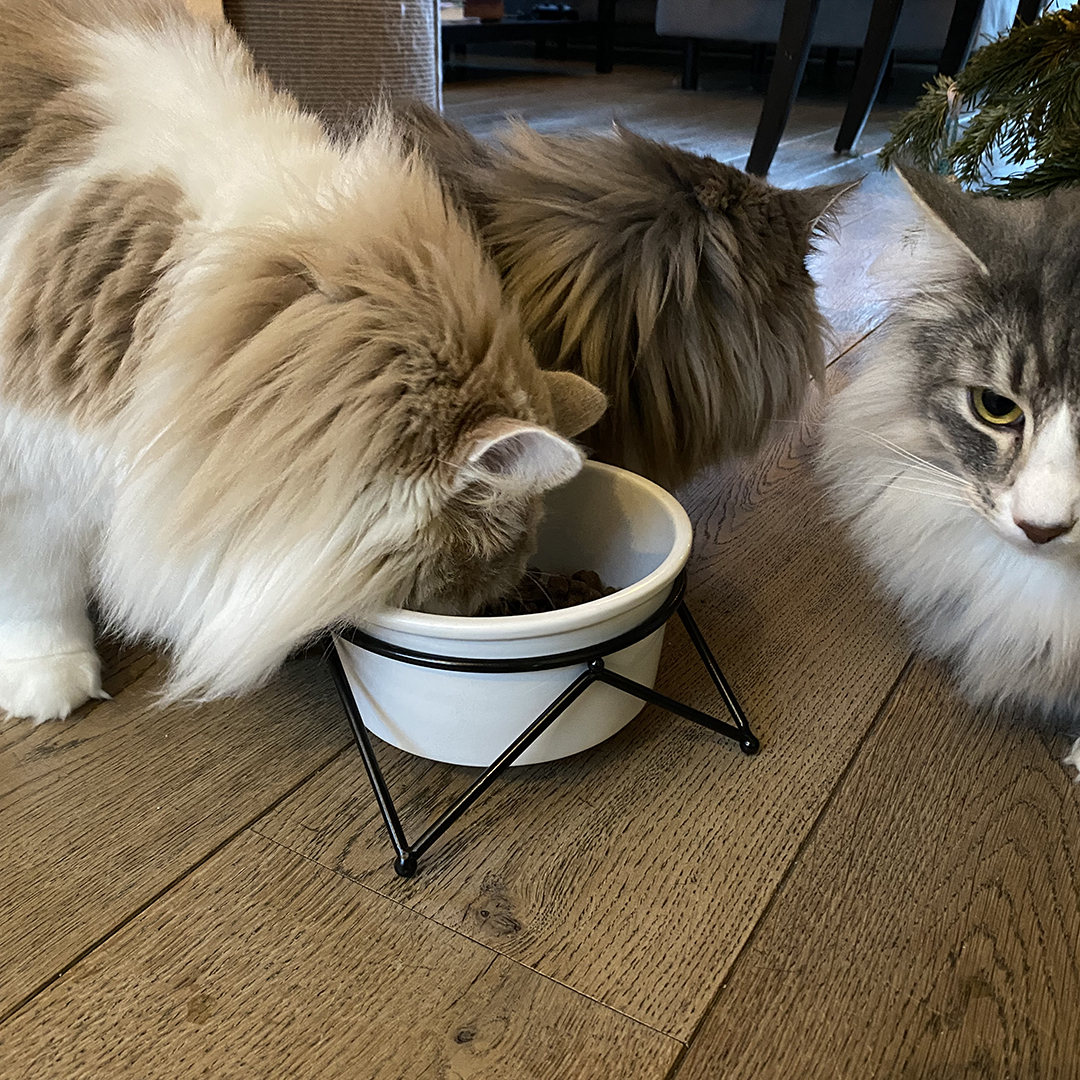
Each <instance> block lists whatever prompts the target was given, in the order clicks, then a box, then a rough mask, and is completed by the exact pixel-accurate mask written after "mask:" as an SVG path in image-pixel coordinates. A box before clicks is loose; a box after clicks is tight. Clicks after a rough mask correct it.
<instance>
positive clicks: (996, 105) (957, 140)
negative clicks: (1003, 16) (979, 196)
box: [879, 4, 1080, 197]
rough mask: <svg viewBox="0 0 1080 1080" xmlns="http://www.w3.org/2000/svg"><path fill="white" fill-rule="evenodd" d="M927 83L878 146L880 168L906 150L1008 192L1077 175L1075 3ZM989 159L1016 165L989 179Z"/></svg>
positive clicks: (907, 155) (914, 159)
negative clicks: (1002, 175) (960, 68)
mask: <svg viewBox="0 0 1080 1080" xmlns="http://www.w3.org/2000/svg"><path fill="white" fill-rule="evenodd" d="M924 91H925V92H924V94H923V95H922V97H920V98H919V100H918V101H917V102H916V103H915V107H914V108H913V109H912V110H911V111H910V112H908V113H906V114H905V115H904V116H902V117H901V118H900V120H899V122H898V123H897V124H896V126H895V128H894V129H893V132H892V137H891V138H890V139H889V141H888V142H887V143H886V144H885V146H884V147H883V148H882V150H881V154H880V156H879V162H880V165H881V168H882V169H888V168H889V166H890V165H892V163H893V162H894V161H896V160H900V159H903V160H906V161H910V162H911V163H912V164H915V165H919V166H921V167H922V168H924V169H930V170H932V171H934V172H941V173H946V174H950V175H954V176H956V178H957V179H958V180H959V181H960V182H961V183H963V184H965V185H967V186H970V187H982V188H984V189H985V190H987V191H989V192H991V193H993V194H996V195H1003V196H1007V197H1016V196H1026V195H1031V194H1037V193H1043V192H1046V191H1049V190H1052V189H1053V188H1055V187H1061V186H1068V185H1071V184H1075V183H1078V182H1080V155H1078V153H1077V149H1078V146H1080V4H1076V5H1074V6H1073V7H1071V8H1069V9H1068V10H1066V11H1058V12H1054V13H1052V14H1049V15H1044V16H1042V17H1041V18H1039V19H1037V20H1035V22H1033V23H1031V24H1030V25H1029V26H1019V27H1016V28H1014V29H1013V30H1012V31H1011V32H1010V33H1008V34H1005V35H1003V36H1002V37H1000V38H998V40H997V41H994V42H991V43H990V44H989V45H986V46H985V47H983V48H982V49H979V50H977V51H976V52H974V53H973V54H972V56H971V59H970V60H969V61H968V63H967V66H966V67H965V68H964V70H963V71H961V72H960V73H959V74H958V75H957V76H956V78H955V79H950V78H948V77H946V76H941V75H939V76H938V77H937V78H936V79H935V80H934V81H933V82H932V83H927V84H926V86H925V87H924ZM961 110H963V111H964V112H965V113H971V114H972V115H971V117H970V120H969V121H968V122H967V124H966V125H963V124H961V123H960V120H959V117H960V114H961ZM991 161H996V162H997V164H998V165H999V166H1000V165H1005V166H1006V167H1007V166H1008V165H1014V166H1017V170H1016V172H1015V173H1014V174H1012V175H1010V176H1008V177H1007V178H1005V179H1003V180H999V181H994V182H989V183H987V182H986V181H985V179H984V170H985V168H986V166H987V165H988V164H989V163H990V162H991ZM1021 166H1022V168H1021Z"/></svg>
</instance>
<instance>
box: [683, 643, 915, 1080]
mask: <svg viewBox="0 0 1080 1080" xmlns="http://www.w3.org/2000/svg"><path fill="white" fill-rule="evenodd" d="M914 666H915V653H914V652H912V653H910V654H909V655H908V658H907V659H906V660H905V661H904V663H903V666H902V667H901V668H900V671H899V673H898V674H897V676H896V678H895V679H894V680H893V683H892V685H891V686H890V687H889V689H888V690H887V691H886V692H885V696H884V697H883V698H882V700H881V704H880V705H879V706H878V707H877V709H876V710H875V712H874V716H873V719H872V720H871V721H870V723H869V724H867V726H866V730H865V731H864V732H863V733H862V735H861V736H860V737H859V741H858V742H857V743H856V744H855V747H854V749H853V750H852V752H851V756H850V757H849V758H848V760H847V763H846V764H845V766H844V768H843V769H842V770H841V772H840V775H839V776H838V777H837V778H836V782H835V783H834V784H833V786H832V790H831V791H830V792H829V794H828V795H827V796H826V798H825V801H824V803H822V806H821V809H820V810H819V811H818V814H817V817H815V818H814V821H813V822H812V823H811V825H810V828H809V829H807V830H806V835H805V836H804V837H803V838H802V840H801V841H800V842H799V846H798V848H797V849H796V851H795V854H794V855H793V856H792V857H791V860H790V861H789V862H788V864H787V866H786V867H785V868H784V872H783V874H781V875H780V879H779V880H778V881H777V883H776V887H775V888H774V889H773V891H772V895H771V896H770V897H769V899H768V900H767V901H766V903H765V906H764V907H763V908H762V909H761V914H760V915H759V916H758V917H757V918H756V919H755V920H754V923H753V925H752V926H751V927H750V931H749V933H748V934H747V935H746V940H745V941H744V942H743V943H742V945H741V946H740V948H739V949H738V951H737V952H736V953H735V955H734V957H733V958H732V960H731V963H730V965H729V966H728V969H727V971H726V972H725V973H724V977H723V979H722V980H721V982H720V985H719V986H718V987H717V989H716V992H715V993H714V994H713V996H712V998H711V999H710V1000H709V1003H708V1004H707V1005H706V1006H705V1008H704V1009H702V1011H701V1016H699V1017H698V1021H697V1023H696V1024H695V1025H694V1030H693V1031H692V1032H691V1033H690V1037H689V1038H688V1039H687V1040H686V1042H685V1043H684V1048H683V1049H682V1050H681V1051H680V1052H679V1056H678V1057H677V1058H676V1059H675V1061H674V1062H673V1063H672V1066H671V1069H670V1071H669V1072H668V1074H667V1078H666V1080H676V1078H677V1077H678V1074H679V1070H680V1069H681V1068H682V1063H683V1060H684V1058H685V1057H686V1054H687V1051H689V1049H690V1047H691V1046H692V1045H693V1043H694V1039H695V1038H696V1037H697V1034H698V1032H699V1031H700V1030H701V1027H702V1025H703V1024H704V1023H705V1020H706V1019H707V1018H708V1016H709V1014H710V1013H711V1012H712V1010H713V1008H714V1006H715V1005H716V1003H717V1001H718V1000H719V998H720V995H721V994H722V993H723V991H724V987H725V986H726V985H727V983H729V982H730V981H731V979H732V977H733V976H734V975H735V973H736V971H737V970H738V968H739V964H740V963H741V961H742V959H743V957H744V956H745V955H746V954H747V952H748V950H749V949H750V948H751V946H752V945H753V944H754V941H755V940H756V938H757V936H758V933H759V932H760V930H761V927H762V926H763V925H764V924H765V921H766V920H767V919H768V917H769V913H770V912H771V911H772V909H773V905H774V904H775V903H776V901H777V898H778V897H779V895H780V894H781V893H782V892H783V891H784V886H785V885H786V884H787V881H788V879H789V878H790V877H791V875H792V874H793V873H794V871H795V868H796V867H797V866H798V865H799V862H800V860H801V859H802V856H803V852H804V851H806V849H807V848H808V847H809V845H810V844H811V842H812V841H813V839H814V837H815V836H816V835H817V832H818V829H819V828H820V827H821V823H822V822H823V821H824V820H825V818H826V816H827V815H828V813H829V809H830V807H832V805H833V804H834V803H835V802H836V799H837V798H838V796H839V795H840V792H841V791H843V788H844V785H845V784H846V783H847V778H848V776H849V775H850V774H851V770H852V769H853V768H854V767H855V762H856V761H858V759H859V755H860V754H861V753H862V750H863V747H864V746H865V745H866V743H867V741H868V740H869V738H870V736H871V735H872V734H873V733H874V731H875V730H876V729H877V726H878V724H879V723H880V722H881V718H882V717H883V716H885V714H886V713H887V712H888V711H889V708H890V707H891V706H892V703H893V701H895V699H896V696H897V694H899V692H900V688H901V687H902V686H903V685H904V683H905V682H906V681H907V678H908V675H909V674H910V673H911V669H912V668H913V667H914Z"/></svg>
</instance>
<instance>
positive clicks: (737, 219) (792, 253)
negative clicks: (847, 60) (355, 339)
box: [401, 107, 853, 486]
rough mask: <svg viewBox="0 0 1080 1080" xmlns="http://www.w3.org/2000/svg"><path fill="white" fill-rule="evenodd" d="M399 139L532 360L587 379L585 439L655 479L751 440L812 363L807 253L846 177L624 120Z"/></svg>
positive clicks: (407, 115) (409, 116)
mask: <svg viewBox="0 0 1080 1080" xmlns="http://www.w3.org/2000/svg"><path fill="white" fill-rule="evenodd" d="M401 123H402V126H403V129H404V130H405V132H406V135H407V137H408V138H410V139H411V140H413V141H414V142H415V143H416V144H417V145H419V146H420V147H421V148H423V150H424V152H425V154H426V155H427V156H428V157H429V159H430V160H431V161H432V162H433V163H434V164H435V167H436V169H437V170H438V172H439V174H440V176H441V177H442V178H443V182H444V184H445V185H446V187H447V190H448V191H449V192H450V193H451V194H452V196H453V197H454V198H455V199H456V200H457V201H458V202H459V204H460V205H463V206H465V207H467V208H468V209H469V211H470V212H471V213H472V214H473V216H474V219H475V220H476V221H477V224H478V226H479V227H480V229H481V232H482V235H483V237H484V240H485V242H486V244H487V246H488V248H489V250H490V251H491V252H492V254H493V256H494V258H495V260H496V262H497V263H498V265H499V268H500V270H501V271H502V274H503V279H504V283H505V286H506V288H507V289H508V291H509V293H510V295H511V296H512V297H513V298H514V299H515V300H516V301H517V303H518V304H519V305H520V307H521V312H522V317H523V319H524V321H525V325H526V328H527V330H528V332H529V336H530V339H531V341H532V343H533V346H534V348H535V349H536V354H537V358H538V360H539V361H540V363H541V365H542V366H544V367H546V368H550V369H553V370H565V371H575V372H578V373H579V374H582V375H584V376H585V377H586V378H587V379H589V380H590V381H592V382H594V383H595V384H596V385H597V386H600V387H602V388H603V389H604V390H605V392H606V393H607V394H608V397H609V399H610V408H609V410H608V412H607V413H606V414H605V416H604V418H603V420H601V422H600V424H599V425H598V426H597V428H596V429H594V431H592V432H590V433H589V435H588V439H589V441H590V443H591V444H592V445H593V446H594V447H595V448H596V450H597V453H598V454H599V456H601V457H603V458H605V459H607V460H609V461H612V462H614V463H617V464H620V465H623V466H626V467H629V468H632V469H635V470H637V471H639V472H642V473H644V474H646V475H648V476H650V477H652V478H653V479H656V480H658V481H660V482H662V483H665V484H667V485H669V486H674V485H677V484H679V483H681V482H682V481H684V480H686V479H687V478H688V477H689V476H691V475H692V474H693V473H695V472H696V471H697V470H699V469H701V468H703V467H705V466H708V465H710V464H713V463H715V462H717V461H720V460H722V459H724V458H726V457H728V456H730V455H733V454H740V453H745V452H749V451H753V450H755V449H757V448H758V447H760V445H761V444H762V442H763V441H764V440H765V439H766V437H767V436H768V434H769V433H770V429H771V426H772V424H773V422H774V421H777V420H785V419H790V418H792V417H793V416H795V415H796V414H797V413H798V411H799V409H800V408H801V406H802V404H803V402H804V400H805V396H806V393H807V390H808V388H809V386H810V383H811V380H813V379H820V378H821V376H822V373H823V362H824V338H825V324H824V320H823V318H822V316H821V314H820V312H819V310H818V307H817V305H816V302H815V298H814V283H813V281H812V279H811V277H810V275H809V273H808V272H807V269H806V258H807V255H808V254H809V253H810V250H811V245H812V243H813V239H814V237H815V235H816V234H818V233H820V232H821V231H822V230H824V229H826V228H827V227H828V225H829V223H830V222H831V221H832V219H833V214H834V211H835V209H836V208H837V206H838V204H839V200H840V199H841V198H842V197H843V195H844V194H845V193H846V192H847V191H848V190H850V188H851V187H852V186H853V185H838V186H827V187H817V188H810V189H806V190H798V191H789V190H783V189H779V188H775V187H772V186H771V185H769V184H767V183H765V182H764V181H762V180H759V179H757V178H756V177H752V176H749V175H748V174H746V173H744V172H742V171H741V170H739V169H736V168H734V167H732V166H729V165H724V164H721V163H719V162H717V161H714V160H712V159H711V158H708V157H705V156H701V155H698V154H693V153H689V152H687V151H685V150H681V149H679V148H677V147H674V146H669V145H665V144H662V143H658V142H654V141H652V140H650V139H646V138H643V137H641V136H639V135H636V134H634V133H633V132H631V131H628V130H626V129H625V128H616V129H615V130H613V131H612V132H611V134H609V135H594V134H572V135H550V134H540V133H538V132H536V131H533V130H532V129H530V128H528V127H527V126H525V125H523V124H514V125H512V126H511V127H510V128H509V129H508V130H507V131H506V132H504V133H503V134H502V135H501V137H500V139H499V141H498V142H497V143H496V144H495V145H493V146H488V145H486V144H484V143H481V142H479V141H478V140H476V139H475V138H473V137H472V136H471V135H469V133H468V132H466V131H465V130H464V129H462V128H461V127H459V126H456V125H453V124H450V123H448V122H447V121H445V120H443V119H442V118H440V117H438V116H437V115H436V114H434V113H432V112H430V111H429V110H426V109H423V108H421V107H415V108H412V109H409V110H407V111H403V112H402V113H401Z"/></svg>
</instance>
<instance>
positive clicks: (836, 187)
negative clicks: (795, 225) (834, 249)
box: [782, 176, 862, 237]
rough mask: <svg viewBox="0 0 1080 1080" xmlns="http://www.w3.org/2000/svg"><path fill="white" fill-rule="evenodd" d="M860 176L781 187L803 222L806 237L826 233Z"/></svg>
mask: <svg viewBox="0 0 1080 1080" xmlns="http://www.w3.org/2000/svg"><path fill="white" fill-rule="evenodd" d="M861 183H862V177H861V176H860V177H859V178H858V179H857V180H850V181H848V182H847V183H843V184H819V185H818V186H817V187H811V188H796V189H787V190H784V191H783V196H782V197H783V198H784V200H785V201H786V203H787V205H788V207H789V208H790V209H791V211H792V213H794V215H795V217H796V218H797V219H798V220H799V221H802V222H803V223H805V225H806V234H807V236H808V237H813V236H829V235H831V234H832V230H833V227H834V226H835V225H836V221H837V217H838V216H839V213H840V210H841V209H842V207H843V205H844V203H845V201H846V200H847V199H848V198H850V196H851V195H852V194H853V193H854V192H855V191H857V190H858V188H859V185H860V184H861Z"/></svg>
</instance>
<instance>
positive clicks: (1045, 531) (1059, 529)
mask: <svg viewBox="0 0 1080 1080" xmlns="http://www.w3.org/2000/svg"><path fill="white" fill-rule="evenodd" d="M1013 520H1015V518H1014V519H1013ZM1075 524H1076V522H1074V521H1070V522H1069V523H1068V524H1067V525H1066V524H1059V525H1032V523H1031V522H1030V521H1017V522H1016V525H1017V528H1019V529H1021V530H1022V531H1023V533H1024V535H1025V536H1026V537H1027V538H1028V539H1029V540H1030V541H1031V542H1032V543H1033V544H1049V543H1050V541H1051V540H1053V539H1054V538H1055V537H1058V536H1064V535H1065V534H1066V533H1067V532H1068V531H1069V530H1070V529H1071V528H1072V527H1073V525H1075Z"/></svg>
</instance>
